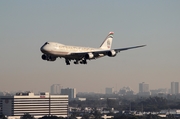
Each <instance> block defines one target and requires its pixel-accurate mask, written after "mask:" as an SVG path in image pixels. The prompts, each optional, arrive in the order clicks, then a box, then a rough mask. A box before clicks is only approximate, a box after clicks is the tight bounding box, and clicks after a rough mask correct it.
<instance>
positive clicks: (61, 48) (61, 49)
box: [41, 42, 103, 57]
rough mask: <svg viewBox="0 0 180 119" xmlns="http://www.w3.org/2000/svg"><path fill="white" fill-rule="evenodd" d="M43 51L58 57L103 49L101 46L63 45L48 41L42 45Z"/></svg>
mask: <svg viewBox="0 0 180 119" xmlns="http://www.w3.org/2000/svg"><path fill="white" fill-rule="evenodd" d="M41 51H42V52H43V53H45V54H49V55H53V56H57V57H68V56H69V55H70V54H72V53H82V52H93V51H103V50H102V49H100V48H90V47H78V46H69V45H63V44H60V43H56V42H46V43H45V44H44V45H43V46H42V47H41Z"/></svg>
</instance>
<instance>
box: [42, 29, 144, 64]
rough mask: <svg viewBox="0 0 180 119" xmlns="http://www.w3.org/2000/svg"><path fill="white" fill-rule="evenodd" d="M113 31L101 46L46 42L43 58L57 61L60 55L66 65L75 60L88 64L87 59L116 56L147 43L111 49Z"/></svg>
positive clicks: (75, 62)
mask: <svg viewBox="0 0 180 119" xmlns="http://www.w3.org/2000/svg"><path fill="white" fill-rule="evenodd" d="M113 35H114V33H113V32H110V33H109V34H108V36H107V37H106V38H105V40H104V42H103V43H102V44H101V46H100V48H90V47H78V46H69V45H64V44H60V43H56V42H46V43H45V44H44V45H43V46H42V47H41V48H40V50H41V52H42V53H43V55H42V59H43V60H46V61H55V60H56V59H57V58H58V57H60V58H64V59H65V62H66V65H70V61H71V60H73V61H74V64H79V63H80V64H87V60H92V59H97V58H100V57H104V56H109V57H115V56H116V55H117V53H119V52H120V51H124V50H129V49H133V48H139V47H144V46H145V45H140V46H134V47H127V48H115V49H111V45H112V40H113Z"/></svg>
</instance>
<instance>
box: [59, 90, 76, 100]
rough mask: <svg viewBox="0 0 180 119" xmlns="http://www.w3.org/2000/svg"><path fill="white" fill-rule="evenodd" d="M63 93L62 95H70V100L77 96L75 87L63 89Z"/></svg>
mask: <svg viewBox="0 0 180 119" xmlns="http://www.w3.org/2000/svg"><path fill="white" fill-rule="evenodd" d="M61 94H62V95H68V96H69V100H72V99H74V98H76V89H75V88H65V89H61Z"/></svg>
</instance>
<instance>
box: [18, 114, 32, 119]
mask: <svg viewBox="0 0 180 119" xmlns="http://www.w3.org/2000/svg"><path fill="white" fill-rule="evenodd" d="M20 119H35V118H34V116H32V115H30V114H29V113H24V115H23V116H21V118H20Z"/></svg>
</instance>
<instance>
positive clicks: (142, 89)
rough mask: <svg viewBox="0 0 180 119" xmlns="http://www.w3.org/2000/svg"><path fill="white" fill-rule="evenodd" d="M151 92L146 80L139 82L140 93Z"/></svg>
mask: <svg viewBox="0 0 180 119" xmlns="http://www.w3.org/2000/svg"><path fill="white" fill-rule="evenodd" d="M142 92H149V84H145V83H144V82H142V83H139V93H142Z"/></svg>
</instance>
